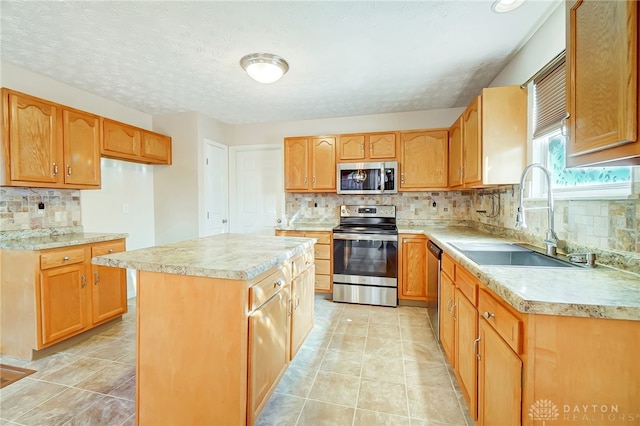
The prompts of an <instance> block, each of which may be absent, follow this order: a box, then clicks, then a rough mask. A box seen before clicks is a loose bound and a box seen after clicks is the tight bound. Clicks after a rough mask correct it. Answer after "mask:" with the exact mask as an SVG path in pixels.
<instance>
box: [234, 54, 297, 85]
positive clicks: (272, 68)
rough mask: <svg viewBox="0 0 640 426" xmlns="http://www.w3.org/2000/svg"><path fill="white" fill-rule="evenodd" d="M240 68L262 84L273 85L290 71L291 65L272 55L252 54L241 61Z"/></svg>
mask: <svg viewBox="0 0 640 426" xmlns="http://www.w3.org/2000/svg"><path fill="white" fill-rule="evenodd" d="M240 66H242V68H243V69H244V70H245V71H246V72H247V74H249V76H250V77H251V78H253V79H254V80H255V81H257V82H260V83H265V84H266V83H273V82H275V81H278V80H280V78H281V77H282V76H283V75H285V73H286V72H287V71H289V64H287V61H285V60H284V59H282V58H281V57H280V56H277V55H272V54H271V53H252V54H250V55H247V56H244V57H243V58H242V59H240Z"/></svg>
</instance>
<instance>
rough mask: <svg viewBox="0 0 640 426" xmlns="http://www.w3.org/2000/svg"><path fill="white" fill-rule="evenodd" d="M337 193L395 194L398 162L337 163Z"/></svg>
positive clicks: (396, 190)
mask: <svg viewBox="0 0 640 426" xmlns="http://www.w3.org/2000/svg"><path fill="white" fill-rule="evenodd" d="M337 169H338V179H337V182H338V194H395V193H397V192H398V162H397V161H385V162H376V163H373V162H371V163H338V167H337Z"/></svg>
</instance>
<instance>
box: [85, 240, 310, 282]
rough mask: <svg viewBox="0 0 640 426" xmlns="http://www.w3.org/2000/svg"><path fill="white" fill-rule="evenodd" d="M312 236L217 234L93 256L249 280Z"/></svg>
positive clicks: (125, 264) (101, 261)
mask: <svg viewBox="0 0 640 426" xmlns="http://www.w3.org/2000/svg"><path fill="white" fill-rule="evenodd" d="M315 242H316V239H315V238H298V237H272V236H265V235H246V234H220V235H214V236H212V237H205V238H198V239H195V240H187V241H181V242H177V243H172V244H165V245H160V246H155V247H149V248H144V249H139V250H132V251H127V252H123V253H114V254H109V255H105V256H97V257H94V258H93V259H92V260H91V262H92V263H93V264H96V265H103V266H112V267H116V268H131V269H138V270H141V271H150V272H162V273H166V274H176V275H193V276H198V277H211V278H225V279H233V280H250V279H252V278H254V277H256V276H258V275H260V274H261V273H263V272H265V271H268V270H269V269H271V268H272V267H274V266H276V265H277V264H279V263H280V262H282V261H284V260H286V259H288V258H290V257H292V256H294V255H296V254H298V253H300V252H303V251H304V250H306V249H308V248H310V247H312V246H313V244H314V243H315Z"/></svg>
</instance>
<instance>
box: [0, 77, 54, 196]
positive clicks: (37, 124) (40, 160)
mask: <svg viewBox="0 0 640 426" xmlns="http://www.w3.org/2000/svg"><path fill="white" fill-rule="evenodd" d="M2 95H3V110H4V114H3V138H4V140H5V143H4V144H3V145H4V152H3V155H4V159H5V176H4V181H3V182H2V183H3V184H7V185H12V186H38V184H43V186H57V183H58V181H59V175H60V173H62V172H63V170H62V165H61V161H60V146H61V145H60V142H59V138H60V128H59V123H58V122H59V120H60V114H59V113H60V109H59V108H58V107H57V106H56V105H55V104H52V103H49V102H46V101H44V100H41V99H38V98H34V97H32V96H28V95H24V94H22V93H16V92H10V91H8V90H6V89H3V92H2Z"/></svg>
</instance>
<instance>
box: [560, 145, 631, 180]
mask: <svg viewBox="0 0 640 426" xmlns="http://www.w3.org/2000/svg"><path fill="white" fill-rule="evenodd" d="M548 164H549V169H550V172H551V178H552V180H553V182H552V186H553V187H568V186H580V185H593V184H602V183H614V182H629V181H631V168H630V167H575V168H571V169H567V168H565V164H566V160H565V138H564V137H563V136H562V135H560V134H556V135H553V136H551V137H550V138H549V162H548Z"/></svg>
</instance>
